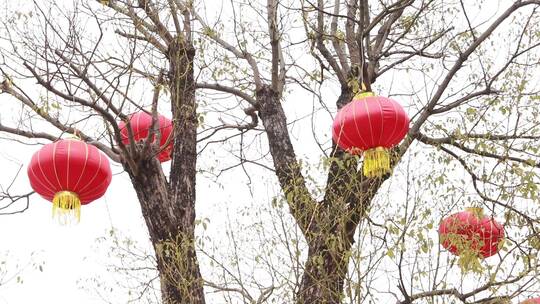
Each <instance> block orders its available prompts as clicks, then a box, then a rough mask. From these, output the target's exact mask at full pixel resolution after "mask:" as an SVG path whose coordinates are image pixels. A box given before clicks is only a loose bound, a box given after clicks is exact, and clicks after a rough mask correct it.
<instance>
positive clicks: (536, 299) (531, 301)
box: [521, 298, 540, 304]
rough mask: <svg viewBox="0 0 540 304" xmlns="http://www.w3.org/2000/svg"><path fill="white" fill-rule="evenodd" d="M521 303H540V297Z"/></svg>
mask: <svg viewBox="0 0 540 304" xmlns="http://www.w3.org/2000/svg"><path fill="white" fill-rule="evenodd" d="M521 304H540V298H534V299H528V300H525V301H523V302H521Z"/></svg>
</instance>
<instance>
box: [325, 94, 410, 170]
mask: <svg viewBox="0 0 540 304" xmlns="http://www.w3.org/2000/svg"><path fill="white" fill-rule="evenodd" d="M364 94H366V93H364ZM367 94H369V95H372V94H371V93H367ZM369 95H368V96H367V97H362V96H361V95H359V96H357V97H355V98H353V100H352V101H351V102H350V103H348V104H347V105H345V106H344V107H343V108H341V110H339V112H338V113H337V115H336V117H335V118H334V123H333V126H332V139H333V140H334V142H335V143H336V144H337V145H338V146H339V147H340V148H342V149H343V150H346V151H347V152H349V153H351V154H360V153H361V152H364V174H365V175H366V176H368V177H373V176H381V175H383V174H385V173H387V172H389V171H390V160H389V156H388V152H387V150H388V149H390V148H392V147H393V146H395V145H397V144H398V143H399V142H400V141H401V140H402V139H403V138H404V137H405V135H406V134H407V132H408V131H409V117H408V116H407V113H405V110H403V108H402V107H401V105H400V104H399V103H398V102H396V101H395V100H392V99H390V98H386V97H382V96H369Z"/></svg>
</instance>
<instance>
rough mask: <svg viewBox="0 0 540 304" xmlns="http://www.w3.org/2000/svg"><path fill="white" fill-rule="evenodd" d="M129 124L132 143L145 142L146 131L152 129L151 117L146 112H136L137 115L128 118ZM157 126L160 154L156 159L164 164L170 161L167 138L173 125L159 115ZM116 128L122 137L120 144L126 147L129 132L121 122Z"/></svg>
mask: <svg viewBox="0 0 540 304" xmlns="http://www.w3.org/2000/svg"><path fill="white" fill-rule="evenodd" d="M129 124H130V126H131V130H132V131H133V140H134V141H136V142H137V141H143V140H146V138H147V137H148V131H149V130H150V127H152V115H151V114H148V113H146V112H138V113H135V114H132V115H131V116H130V117H129ZM157 124H158V127H159V129H158V130H159V132H160V133H161V139H160V141H159V145H160V146H159V148H160V150H161V152H160V153H159V154H158V159H159V161H160V162H166V161H168V160H170V159H171V152H172V140H169V137H171V136H172V131H173V125H172V121H171V120H170V119H168V118H167V117H165V116H163V115H159V114H158V121H157ZM118 126H119V128H120V135H121V137H122V142H123V143H124V144H125V145H128V144H129V132H128V129H127V128H126V124H125V123H124V122H123V121H122V122H120V123H119V124H118ZM155 136H156V135H154V138H155ZM171 139H172V138H171ZM167 142H168V144H167ZM166 144H167V145H166ZM165 145H166V146H165Z"/></svg>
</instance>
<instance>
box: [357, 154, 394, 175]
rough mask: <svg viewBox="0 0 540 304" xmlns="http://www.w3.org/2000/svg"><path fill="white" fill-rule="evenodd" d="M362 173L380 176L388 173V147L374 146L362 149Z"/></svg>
mask: <svg viewBox="0 0 540 304" xmlns="http://www.w3.org/2000/svg"><path fill="white" fill-rule="evenodd" d="M363 169H364V175H365V176H367V177H381V176H383V175H385V174H387V173H390V154H389V152H388V149H386V148H383V147H376V148H373V149H369V150H366V151H364V165H363Z"/></svg>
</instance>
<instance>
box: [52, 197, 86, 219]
mask: <svg viewBox="0 0 540 304" xmlns="http://www.w3.org/2000/svg"><path fill="white" fill-rule="evenodd" d="M52 203H53V209H52V216H53V218H54V217H56V216H58V220H59V222H60V223H61V224H67V223H71V222H73V220H76V221H77V223H78V222H80V220H81V200H80V199H79V196H78V195H77V193H75V192H71V191H60V192H57V193H56V194H55V195H54V198H53V201H52Z"/></svg>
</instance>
